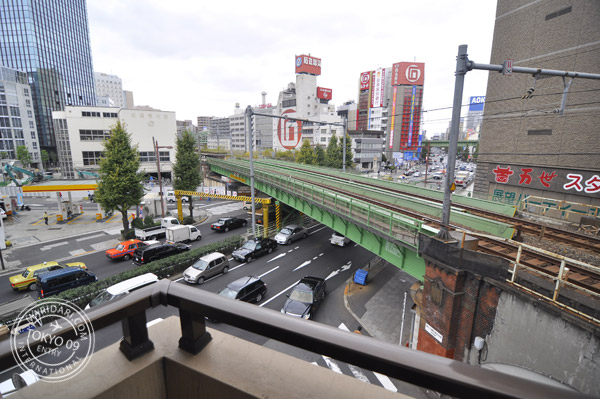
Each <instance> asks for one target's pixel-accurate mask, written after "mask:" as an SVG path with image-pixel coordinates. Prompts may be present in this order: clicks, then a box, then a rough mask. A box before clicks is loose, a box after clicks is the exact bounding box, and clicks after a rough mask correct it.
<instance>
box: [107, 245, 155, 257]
mask: <svg viewBox="0 0 600 399" xmlns="http://www.w3.org/2000/svg"><path fill="white" fill-rule="evenodd" d="M144 245H146V243H145V242H143V241H140V240H127V241H123V242H121V243H119V245H117V246H116V248H111V249H108V250H106V257H107V258H108V259H115V260H116V259H122V260H129V259H131V258H132V257H133V251H135V250H136V249H137V248H141V247H143V246H144Z"/></svg>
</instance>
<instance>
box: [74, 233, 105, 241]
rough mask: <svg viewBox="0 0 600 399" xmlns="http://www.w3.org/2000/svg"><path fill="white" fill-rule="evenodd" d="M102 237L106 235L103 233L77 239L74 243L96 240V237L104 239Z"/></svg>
mask: <svg viewBox="0 0 600 399" xmlns="http://www.w3.org/2000/svg"><path fill="white" fill-rule="evenodd" d="M104 236H106V234H104V233H99V234H93V235H91V236H87V237H82V238H77V239H75V241H77V242H79V241H85V240H91V239H92V238H98V237H104Z"/></svg>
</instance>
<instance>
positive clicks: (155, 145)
mask: <svg viewBox="0 0 600 399" xmlns="http://www.w3.org/2000/svg"><path fill="white" fill-rule="evenodd" d="M152 144H153V145H154V156H155V157H156V172H157V173H158V189H159V190H160V191H159V194H160V210H161V215H162V217H163V218H164V217H165V203H164V202H163V186H162V176H161V173H160V158H159V156H158V149H159V148H167V149H169V150H170V149H172V148H173V147H172V146H170V145H168V146H159V145H158V141H156V140H154V136H152Z"/></svg>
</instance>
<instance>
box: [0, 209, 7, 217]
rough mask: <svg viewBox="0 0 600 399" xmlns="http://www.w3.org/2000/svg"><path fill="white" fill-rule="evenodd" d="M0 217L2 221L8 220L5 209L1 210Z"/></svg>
mask: <svg viewBox="0 0 600 399" xmlns="http://www.w3.org/2000/svg"><path fill="white" fill-rule="evenodd" d="M0 217H1V218H2V219H6V218H7V216H6V211H5V210H4V209H3V208H0Z"/></svg>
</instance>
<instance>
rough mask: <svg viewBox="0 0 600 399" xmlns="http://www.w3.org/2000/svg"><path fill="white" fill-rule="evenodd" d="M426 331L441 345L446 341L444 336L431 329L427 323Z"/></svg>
mask: <svg viewBox="0 0 600 399" xmlns="http://www.w3.org/2000/svg"><path fill="white" fill-rule="evenodd" d="M425 331H427V332H428V333H429V334H431V336H432V337H433V338H435V340H436V341H438V342H439V343H440V344H441V343H442V341H443V340H444V336H443V335H442V334H440V333H439V332H438V331H437V330H436V329H435V328H433V327H431V326H430V325H429V324H427V323H425Z"/></svg>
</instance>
